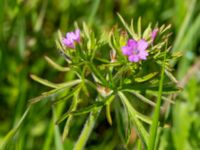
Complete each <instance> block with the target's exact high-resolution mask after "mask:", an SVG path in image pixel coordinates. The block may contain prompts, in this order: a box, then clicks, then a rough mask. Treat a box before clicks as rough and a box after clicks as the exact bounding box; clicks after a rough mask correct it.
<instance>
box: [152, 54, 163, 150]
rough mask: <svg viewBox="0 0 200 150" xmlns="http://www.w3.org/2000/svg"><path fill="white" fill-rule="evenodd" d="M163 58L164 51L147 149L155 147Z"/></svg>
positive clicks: (161, 88)
mask: <svg viewBox="0 0 200 150" xmlns="http://www.w3.org/2000/svg"><path fill="white" fill-rule="evenodd" d="M165 59H166V53H165V55H164V60H163V65H162V71H161V78H160V82H159V91H158V99H157V103H156V108H155V112H154V115H153V123H152V126H151V129H150V138H149V144H148V150H154V149H155V142H156V136H157V129H158V120H159V115H160V105H161V97H162V90H163V81H164V71H165Z"/></svg>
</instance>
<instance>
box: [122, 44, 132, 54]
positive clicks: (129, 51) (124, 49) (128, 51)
mask: <svg viewBox="0 0 200 150" xmlns="http://www.w3.org/2000/svg"><path fill="white" fill-rule="evenodd" d="M132 52H133V49H132V48H131V47H129V46H123V47H122V53H123V54H124V55H127V56H129V55H131V54H132Z"/></svg>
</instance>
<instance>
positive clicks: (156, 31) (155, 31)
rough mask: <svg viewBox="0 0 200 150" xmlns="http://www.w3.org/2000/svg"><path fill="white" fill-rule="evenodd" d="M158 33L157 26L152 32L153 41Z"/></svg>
mask: <svg viewBox="0 0 200 150" xmlns="http://www.w3.org/2000/svg"><path fill="white" fill-rule="evenodd" d="M157 34H158V29H157V28H156V29H154V30H153V31H152V33H151V40H152V42H153V41H154V40H155V38H156V36H157Z"/></svg>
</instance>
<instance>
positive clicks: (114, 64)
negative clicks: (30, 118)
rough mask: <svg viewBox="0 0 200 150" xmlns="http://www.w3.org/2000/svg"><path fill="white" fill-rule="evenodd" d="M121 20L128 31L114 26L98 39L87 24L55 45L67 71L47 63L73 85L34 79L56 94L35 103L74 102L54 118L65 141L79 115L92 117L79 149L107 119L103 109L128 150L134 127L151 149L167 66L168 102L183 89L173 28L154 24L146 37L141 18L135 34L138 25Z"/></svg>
mask: <svg viewBox="0 0 200 150" xmlns="http://www.w3.org/2000/svg"><path fill="white" fill-rule="evenodd" d="M120 20H121V22H122V24H123V25H124V26H122V27H121V28H117V27H114V28H113V29H112V30H111V31H110V32H109V33H106V32H104V33H103V34H102V35H101V36H99V37H100V38H96V35H95V33H94V32H93V31H92V30H91V29H89V28H88V27H87V26H86V24H85V23H83V27H78V29H75V31H69V32H68V33H66V36H65V35H64V36H63V35H62V34H61V33H59V38H58V39H57V40H56V44H57V47H58V50H59V51H60V53H61V56H63V58H64V59H65V60H66V64H65V65H66V67H62V66H60V65H58V64H56V63H55V62H54V61H53V60H51V59H50V58H48V57H46V60H47V62H48V63H49V64H50V65H51V66H52V67H54V68H55V69H57V70H58V71H62V72H66V73H69V72H70V73H73V78H72V79H71V80H70V81H68V82H65V81H64V82H63V83H60V84H58V83H57V84H56V83H51V82H46V80H43V79H41V78H39V77H37V76H34V75H32V78H33V79H35V80H36V81H38V82H40V83H42V84H44V85H47V86H49V87H51V88H53V90H51V91H49V92H46V93H44V94H43V95H42V96H40V97H37V98H35V99H32V100H31V101H30V103H31V104H34V103H36V102H38V101H40V100H42V99H44V97H45V98H46V100H48V99H51V105H54V106H56V104H57V103H58V102H62V101H63V102H64V101H67V100H69V101H70V102H71V101H72V103H70V104H68V105H71V106H70V107H67V108H69V109H68V110H67V112H66V113H64V114H62V115H60V116H59V117H58V118H56V119H55V122H56V124H59V123H61V122H63V121H65V122H66V123H65V126H64V127H63V128H60V130H61V131H62V138H63V140H65V139H66V137H67V136H68V134H70V128H71V127H72V126H73V123H74V122H73V121H72V120H76V119H77V118H74V116H81V115H84V116H85V115H88V119H87V120H86V121H85V125H84V126H83V129H82V132H81V133H80V136H78V137H75V138H78V140H77V142H76V143H75V145H74V149H83V147H84V146H85V144H86V143H87V140H90V138H89V137H90V135H91V134H92V130H93V128H94V125H96V126H98V124H99V122H98V116H99V115H103V114H104V113H100V112H101V111H104V109H105V111H106V113H105V114H106V118H107V121H108V123H109V124H110V125H112V124H115V125H114V126H115V127H116V126H117V131H118V135H119V136H120V137H121V142H122V143H123V144H124V145H125V146H127V147H128V146H129V137H130V134H131V130H132V128H134V129H136V130H137V134H138V136H137V138H136V141H142V146H143V147H147V143H148V136H149V135H148V134H149V133H148V130H149V125H151V123H152V119H151V117H150V114H151V111H152V110H153V108H154V107H155V104H156V97H157V93H158V86H159V80H160V75H161V70H162V68H163V64H165V71H164V73H165V80H164V82H163V89H162V98H163V101H164V100H166V99H167V98H166V96H167V95H168V94H170V93H174V92H177V91H178V90H179V88H177V87H176V80H175V78H174V77H173V75H172V73H171V71H172V68H171V67H170V63H169V61H170V60H172V59H175V58H177V57H178V55H177V54H171V53H170V47H169V46H168V38H169V35H170V33H168V30H169V28H170V26H164V25H163V26H161V27H158V26H155V27H153V28H152V27H151V25H149V26H148V27H147V28H146V29H145V30H144V31H143V32H142V30H141V20H140V19H139V21H138V28H137V32H136V31H135V29H134V28H133V23H132V25H131V26H130V27H129V26H128V25H127V24H126V23H125V21H124V20H123V19H122V17H121V16H120ZM164 56H166V59H165V60H164ZM52 97H53V98H52ZM167 100H168V99H167ZM168 101H169V102H171V101H170V100H168ZM81 103H84V105H81ZM66 105H67V104H66ZM113 119H114V121H113Z"/></svg>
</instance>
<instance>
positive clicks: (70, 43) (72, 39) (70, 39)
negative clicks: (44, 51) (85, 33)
mask: <svg viewBox="0 0 200 150" xmlns="http://www.w3.org/2000/svg"><path fill="white" fill-rule="evenodd" d="M80 39H81V36H80V30H79V29H77V30H76V31H75V32H68V33H67V34H66V37H65V38H63V40H62V43H63V44H64V45H65V46H67V47H68V48H74V47H75V43H80Z"/></svg>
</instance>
